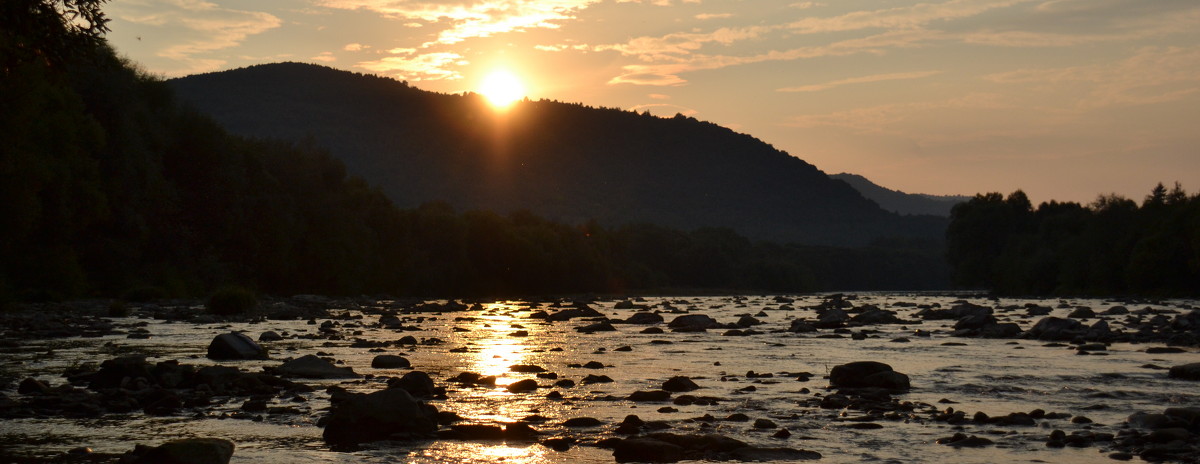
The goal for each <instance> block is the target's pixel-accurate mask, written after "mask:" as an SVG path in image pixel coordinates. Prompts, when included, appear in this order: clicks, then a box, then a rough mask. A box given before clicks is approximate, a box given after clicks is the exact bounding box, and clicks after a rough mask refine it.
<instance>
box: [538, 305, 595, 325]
mask: <svg viewBox="0 0 1200 464" xmlns="http://www.w3.org/2000/svg"><path fill="white" fill-rule="evenodd" d="M577 317H604V314H601V313H600V312H599V311H596V310H595V309H592V308H589V307H586V306H585V307H582V308H571V309H564V310H562V311H559V312H556V313H554V314H551V315H549V316H546V320H548V321H551V322H562V321H569V320H571V319H574V318H577Z"/></svg>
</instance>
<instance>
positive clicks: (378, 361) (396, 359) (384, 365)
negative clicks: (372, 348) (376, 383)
mask: <svg viewBox="0 0 1200 464" xmlns="http://www.w3.org/2000/svg"><path fill="white" fill-rule="evenodd" d="M410 366H411V364H410V363H409V362H408V358H405V357H403V356H396V355H393V354H381V355H379V356H376V357H375V358H374V359H372V360H371V367H373V368H376V369H399V368H404V367H410Z"/></svg>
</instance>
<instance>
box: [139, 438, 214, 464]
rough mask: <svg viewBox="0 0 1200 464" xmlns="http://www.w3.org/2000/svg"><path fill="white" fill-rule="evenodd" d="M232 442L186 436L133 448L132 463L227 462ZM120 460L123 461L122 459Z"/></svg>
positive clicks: (205, 463) (201, 463)
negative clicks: (159, 443)
mask: <svg viewBox="0 0 1200 464" xmlns="http://www.w3.org/2000/svg"><path fill="white" fill-rule="evenodd" d="M233 448H234V446H233V442H231V441H229V440H222V439H220V438H187V439H183V440H175V441H169V442H166V443H163V444H162V445H159V446H157V447H154V448H143V447H141V446H140V445H139V449H137V450H134V452H133V453H131V454H132V455H133V459H132V461H131V462H133V463H134V464H228V463H229V459H230V458H231V457H233ZM122 462H125V460H124V459H122Z"/></svg>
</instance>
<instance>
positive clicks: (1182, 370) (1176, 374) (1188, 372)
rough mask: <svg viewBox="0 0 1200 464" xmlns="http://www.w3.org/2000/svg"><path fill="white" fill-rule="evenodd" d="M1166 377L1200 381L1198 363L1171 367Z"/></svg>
mask: <svg viewBox="0 0 1200 464" xmlns="http://www.w3.org/2000/svg"><path fill="white" fill-rule="evenodd" d="M1167 375H1169V376H1170V377H1171V378H1173V379H1183V380H1200V363H1191V364H1182V365H1179V366H1175V367H1172V368H1171V370H1170V371H1168V373H1167Z"/></svg>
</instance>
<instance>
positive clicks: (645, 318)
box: [625, 312, 663, 324]
mask: <svg viewBox="0 0 1200 464" xmlns="http://www.w3.org/2000/svg"><path fill="white" fill-rule="evenodd" d="M662 322H663V317H662V315H661V314H657V313H645V312H643V313H634V314H633V315H632V316H629V319H625V323H626V324H659V323H662Z"/></svg>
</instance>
